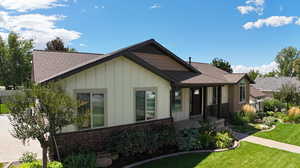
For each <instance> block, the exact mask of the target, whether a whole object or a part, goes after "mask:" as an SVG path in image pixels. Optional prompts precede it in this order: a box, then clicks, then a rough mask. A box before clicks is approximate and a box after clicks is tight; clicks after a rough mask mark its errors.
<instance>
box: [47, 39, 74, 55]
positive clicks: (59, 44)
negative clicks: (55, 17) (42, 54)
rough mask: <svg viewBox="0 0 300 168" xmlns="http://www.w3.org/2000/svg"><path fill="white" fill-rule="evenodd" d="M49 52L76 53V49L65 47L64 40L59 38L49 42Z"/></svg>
mask: <svg viewBox="0 0 300 168" xmlns="http://www.w3.org/2000/svg"><path fill="white" fill-rule="evenodd" d="M45 50H47V51H63V52H75V51H76V50H75V49H74V48H69V47H65V44H64V42H63V40H62V39H61V38H59V37H56V39H54V40H51V41H49V42H47V48H46V49H45Z"/></svg>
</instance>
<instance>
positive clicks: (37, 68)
mask: <svg viewBox="0 0 300 168" xmlns="http://www.w3.org/2000/svg"><path fill="white" fill-rule="evenodd" d="M32 77H33V80H34V82H36V83H47V82H51V81H56V82H58V83H59V84H60V85H61V86H62V87H63V88H64V89H65V91H66V92H67V93H68V94H69V95H70V96H72V97H74V98H76V99H77V100H79V102H80V106H79V107H78V115H79V116H82V119H83V120H82V122H81V123H80V124H79V125H78V124H77V125H75V124H74V125H72V126H69V127H68V128H65V129H64V132H68V133H61V135H59V136H57V141H58V143H59V144H60V143H67V144H70V143H72V142H73V141H78V142H79V141H80V142H85V143H94V141H92V142H91V139H95V138H96V139H101V138H102V137H103V136H105V135H109V134H108V132H110V130H115V129H121V128H125V127H130V126H136V125H139V126H140V125H144V126H147V125H149V124H154V123H172V121H175V122H177V121H182V120H189V119H190V118H195V117H196V118H201V119H207V118H208V117H215V118H228V117H229V116H230V114H232V113H233V112H239V111H240V109H241V106H242V105H243V104H245V103H249V91H250V89H249V84H250V83H253V81H251V80H250V79H249V77H248V76H247V75H246V74H240V73H238V74H235V73H232V74H230V73H227V72H225V71H223V70H221V69H218V68H216V67H214V66H213V65H210V64H204V63H196V62H191V63H188V62H185V61H184V60H182V59H180V58H179V57H177V56H176V55H175V54H173V53H172V52H171V51H169V50H168V49H166V48H165V47H163V46H162V45H160V44H159V43H157V42H156V41H155V40H153V39H151V40H147V41H145V42H142V43H139V44H136V45H133V46H130V47H127V48H124V49H120V50H117V51H114V52H112V53H109V54H89V53H66V52H50V51H34V52H33V73H32ZM87 132H88V133H87ZM73 144H75V142H74V143H73ZM89 145H90V144H89Z"/></svg>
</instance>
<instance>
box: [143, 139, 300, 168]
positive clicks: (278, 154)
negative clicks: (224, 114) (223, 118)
mask: <svg viewBox="0 0 300 168" xmlns="http://www.w3.org/2000/svg"><path fill="white" fill-rule="evenodd" d="M299 165H300V155H299V154H294V153H290V152H286V151H281V150H277V149H272V148H268V147H264V146H261V145H256V144H252V143H248V142H241V146H240V147H239V148H237V149H235V150H231V151H226V152H219V153H210V154H209V153H206V154H188V155H182V156H177V157H172V158H166V159H162V160H157V161H153V162H151V163H148V164H145V165H142V166H140V167H138V168H254V167H255V168H265V167H267V168H286V167H288V168H296V167H299Z"/></svg>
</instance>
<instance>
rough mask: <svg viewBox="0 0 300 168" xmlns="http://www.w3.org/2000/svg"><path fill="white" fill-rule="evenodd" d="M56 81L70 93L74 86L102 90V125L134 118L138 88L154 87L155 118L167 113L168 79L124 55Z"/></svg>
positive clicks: (129, 122)
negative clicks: (104, 104)
mask: <svg viewBox="0 0 300 168" xmlns="http://www.w3.org/2000/svg"><path fill="white" fill-rule="evenodd" d="M59 83H60V84H61V85H62V86H63V88H64V89H65V90H66V92H67V93H68V94H69V95H71V96H74V97H75V92H74V91H75V90H84V89H94V90H97V89H104V90H106V102H105V103H106V110H105V111H106V112H105V115H106V116H105V119H106V120H107V121H105V126H106V127H109V126H117V125H124V124H132V123H135V122H136V120H135V118H136V116H135V93H134V91H135V89H138V88H154V89H155V90H156V95H157V98H156V101H157V102H156V106H157V107H156V109H157V111H156V119H164V118H169V117H170V89H171V88H170V83H169V82H168V81H167V80H165V79H163V78H161V77H160V76H158V75H156V74H154V73H152V72H151V71H149V70H147V69H145V68H144V67H142V66H140V65H138V64H136V63H134V62H132V61H130V60H128V59H127V58H125V57H119V58H116V59H113V60H111V61H108V62H106V63H102V64H99V65H96V66H94V67H92V68H89V69H87V70H84V71H81V72H79V73H77V74H74V75H72V76H70V77H68V78H65V79H63V80H61V81H60V82H59ZM68 131H69V130H68Z"/></svg>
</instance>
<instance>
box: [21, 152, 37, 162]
mask: <svg viewBox="0 0 300 168" xmlns="http://www.w3.org/2000/svg"><path fill="white" fill-rule="evenodd" d="M19 161H20V162H21V163H29V162H34V161H37V154H36V153H33V152H25V153H23V154H22V156H21V158H20V159H19Z"/></svg>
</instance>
